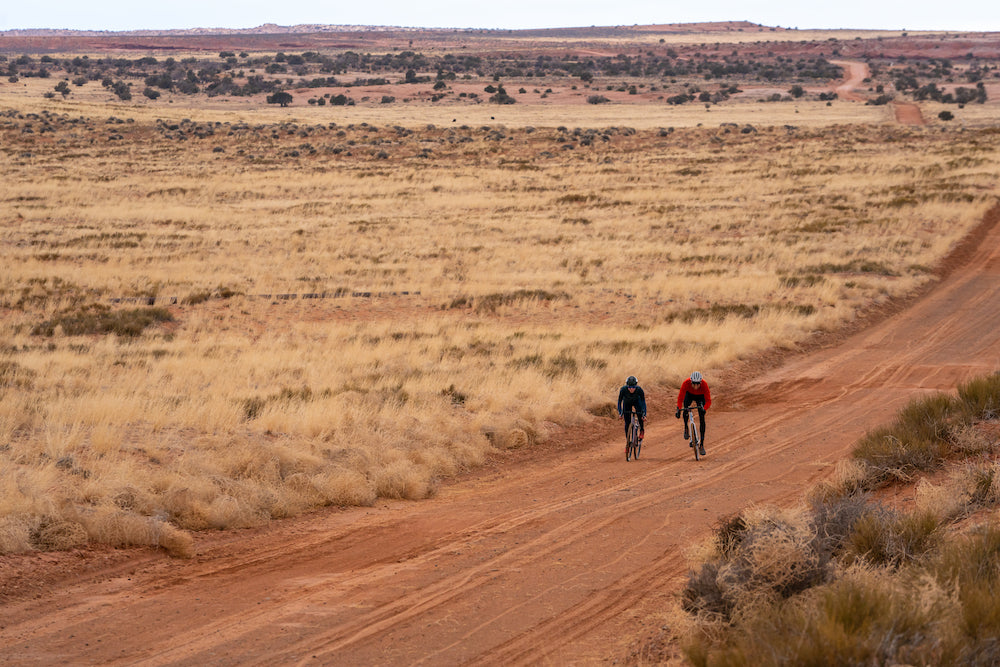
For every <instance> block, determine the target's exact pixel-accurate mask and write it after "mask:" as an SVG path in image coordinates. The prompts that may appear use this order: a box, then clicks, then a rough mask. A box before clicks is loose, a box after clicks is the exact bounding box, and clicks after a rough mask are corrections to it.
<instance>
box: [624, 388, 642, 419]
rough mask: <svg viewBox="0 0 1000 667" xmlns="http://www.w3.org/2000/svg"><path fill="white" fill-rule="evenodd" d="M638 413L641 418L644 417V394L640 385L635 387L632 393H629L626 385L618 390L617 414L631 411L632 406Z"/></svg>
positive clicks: (625, 413)
mask: <svg viewBox="0 0 1000 667" xmlns="http://www.w3.org/2000/svg"><path fill="white" fill-rule="evenodd" d="M633 407H635V411H636V412H637V413H639V416H640V417H642V418H643V419H645V418H646V394H644V393H643V391H642V387H636V388H635V392H634V393H630V392H629V390H628V387H627V386H623V387H622V388H621V389H619V390H618V416H619V417H621V416H624V415H627V414H629V413H630V412H632V408H633Z"/></svg>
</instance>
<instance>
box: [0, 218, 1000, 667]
mask: <svg viewBox="0 0 1000 667" xmlns="http://www.w3.org/2000/svg"><path fill="white" fill-rule="evenodd" d="M998 218H1000V207H997V208H994V209H993V210H992V211H991V212H990V213H989V214H988V215H987V217H986V220H985V221H984V223H983V225H982V226H981V227H980V228H979V230H978V231H977V234H975V235H973V237H971V239H970V241H969V242H968V243H967V244H966V251H965V252H960V253H957V256H956V257H955V258H953V260H952V262H951V263H952V265H953V266H952V270H951V271H950V273H948V274H947V275H946V276H945V278H944V279H943V280H942V282H941V283H940V284H939V285H938V286H937V287H936V288H934V289H933V290H931V291H930V292H928V293H927V294H925V295H924V296H923V297H922V298H920V299H919V300H917V301H915V302H914V303H912V304H911V305H910V306H909V307H908V308H907V309H905V310H902V311H900V312H897V313H895V314H894V315H892V316H889V317H886V318H884V319H883V320H882V321H881V322H879V323H878V324H876V325H872V326H870V327H868V328H866V329H864V330H861V331H860V332H858V333H856V334H854V335H851V336H849V337H847V338H845V339H844V340H842V342H840V343H839V344H837V345H836V346H834V347H828V348H825V349H820V350H819V351H816V352H812V353H809V354H806V355H803V356H799V357H796V358H793V359H791V360H789V361H788V362H787V363H784V364H783V365H781V366H780V367H778V368H774V369H773V370H769V371H766V372H764V373H762V374H760V375H759V376H757V379H756V380H754V381H753V382H752V383H751V384H749V385H745V386H743V387H741V388H740V390H739V391H738V392H737V393H734V392H730V394H729V396H728V397H727V398H728V401H726V402H727V403H728V405H723V406H722V407H721V409H719V410H713V411H711V412H710V424H709V433H708V457H707V458H706V459H705V460H703V461H701V462H699V463H696V462H695V461H694V460H693V457H692V456H691V455H690V453H689V451H690V450H689V449H688V447H687V445H686V444H685V443H684V441H683V440H681V438H680V423H679V422H678V421H675V420H674V418H673V411H672V409H670V408H669V407H668V405H669V403H671V402H672V400H673V398H674V396H673V395H670V394H667V393H662V394H656V393H653V395H651V396H650V397H649V398H650V401H651V403H652V405H653V406H654V410H653V412H652V420H651V423H650V424H649V426H648V428H647V444H646V446H645V447H644V449H643V452H642V458H641V459H640V460H639V461H638V462H632V463H626V462H625V460H624V455H623V451H622V445H621V442H620V440H621V438H619V437H618V436H617V435H616V436H615V438H614V439H613V440H611V441H597V442H592V443H590V444H587V445H581V446H578V447H575V448H564V449H562V450H558V451H557V450H550V451H548V453H546V454H543V455H542V456H541V458H540V459H539V460H536V461H534V462H528V463H525V464H522V465H518V466H506V467H497V468H495V469H490V470H485V471H483V472H482V473H479V474H476V475H473V476H471V477H469V478H468V479H465V480H462V481H461V482H459V483H456V484H451V485H448V486H446V487H445V488H444V489H443V490H442V492H441V493H440V495H439V496H438V497H437V498H435V499H432V500H428V501H421V502H413V503H404V502H399V503H379V505H378V506H377V507H374V508H366V509H354V510H349V511H328V512H321V513H317V514H315V515H313V516H311V517H307V518H304V519H300V520H295V521H287V522H282V523H278V524H275V525H273V526H270V527H268V528H266V529H264V530H258V531H252V532H245V533H230V534H219V535H214V536H202V537H201V538H200V542H199V549H200V554H199V555H198V556H197V557H196V558H194V559H192V560H189V561H179V560H169V559H167V558H166V557H163V556H160V555H154V554H150V553H149V552H134V555H133V556H131V557H130V558H129V559H126V560H124V561H121V562H114V564H113V565H112V564H109V565H107V566H106V567H104V568H96V569H95V567H93V566H91V568H90V571H88V572H85V573H83V574H79V573H77V574H73V572H75V571H77V570H78V569H79V568H76V569H74V568H67V571H66V574H65V575H64V576H63V577H62V578H61V581H57V582H56V584H57V585H52V586H49V587H47V588H46V589H44V590H39V591H38V592H37V594H36V596H35V597H32V598H31V599H24V598H22V599H19V600H13V601H10V602H8V603H7V604H6V605H5V608H4V609H3V610H2V614H0V646H3V650H2V651H0V662H2V663H3V664H17V665H43V664H44V665H48V664H55V663H62V662H69V663H72V664H110V665H117V664H144V665H237V664H240V665H242V664H267V665H276V664H282V665H284V664H293V665H294V664H299V665H314V664H315V665H326V664H329V665H332V664H336V665H376V664H379V665H404V664H405V665H411V664H414V665H457V664H477V665H510V664H555V665H580V664H602V663H605V662H610V661H611V660H613V659H620V658H621V657H622V656H624V655H625V654H626V652H627V651H628V650H629V643H630V642H631V641H633V639H634V637H635V636H636V635H637V634H642V633H644V632H647V633H649V632H653V631H654V630H655V628H654V627H653V626H654V624H655V623H656V621H655V620H654V619H653V617H651V614H653V613H655V612H656V610H657V609H658V608H660V607H661V605H663V603H664V601H665V600H667V599H669V596H671V595H673V594H675V593H676V591H677V590H678V589H679V587H680V584H681V582H682V581H683V578H684V576H685V573H686V571H687V567H688V563H687V561H686V559H685V555H684V553H685V549H686V548H687V547H688V546H689V545H690V544H691V543H692V542H694V541H696V540H699V539H701V538H703V537H705V536H706V535H707V534H708V533H709V530H710V527H711V526H712V525H713V523H715V522H716V520H717V519H719V518H720V517H722V516H724V515H726V514H729V513H732V512H736V511H738V510H740V509H742V508H744V507H746V506H748V505H750V504H751V503H794V502H797V501H798V500H799V499H800V498H801V496H802V493H803V492H804V490H806V489H807V488H808V487H809V486H811V485H812V484H814V483H815V482H817V481H818V480H820V479H821V478H823V477H824V476H826V475H827V474H828V473H829V472H830V471H831V469H832V466H833V465H834V464H835V463H836V462H837V461H838V460H839V459H841V458H843V457H844V456H845V455H846V454H847V452H848V451H849V448H850V446H851V444H852V442H853V441H854V440H855V439H856V438H857V437H858V436H859V435H861V434H862V433H863V432H864V431H865V430H866V428H868V427H870V426H872V425H874V424H876V423H878V422H880V421H883V420H885V419H887V418H888V417H889V416H890V415H891V414H892V413H893V412H894V411H895V410H896V409H898V408H899V407H901V406H902V405H903V404H904V403H905V402H906V401H908V400H909V399H911V398H913V397H914V396H916V395H919V394H923V393H925V392H928V391H930V390H937V389H943V390H948V389H951V388H953V387H954V386H955V385H956V383H958V382H960V381H962V380H965V379H967V378H970V377H972V376H975V375H978V374H982V373H986V372H992V371H995V370H997V369H1000V289H998V285H1000V225H997V220H998ZM719 398H720V399H722V398H723V397H722V396H721V395H720V397H719ZM36 558H38V557H36ZM53 558H55V557H53ZM71 575H72V576H71Z"/></svg>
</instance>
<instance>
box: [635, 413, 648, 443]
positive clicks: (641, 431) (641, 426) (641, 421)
mask: <svg viewBox="0 0 1000 667" xmlns="http://www.w3.org/2000/svg"><path fill="white" fill-rule="evenodd" d="M636 417H637V418H638V419H639V439H640V440H642V439H643V437H645V435H646V420H645V419H644V418H643V417H641V416H639V414H638V413H636Z"/></svg>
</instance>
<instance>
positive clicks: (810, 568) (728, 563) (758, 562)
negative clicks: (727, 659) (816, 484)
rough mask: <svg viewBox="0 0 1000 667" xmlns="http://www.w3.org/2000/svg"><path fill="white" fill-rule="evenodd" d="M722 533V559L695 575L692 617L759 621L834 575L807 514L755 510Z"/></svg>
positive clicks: (688, 594)
mask: <svg viewBox="0 0 1000 667" xmlns="http://www.w3.org/2000/svg"><path fill="white" fill-rule="evenodd" d="M719 532H720V537H719V539H718V541H717V544H718V545H719V546H720V551H719V552H718V557H717V558H715V559H713V560H712V561H709V562H708V563H704V564H703V565H702V567H701V569H700V570H699V571H698V572H693V573H691V574H690V575H689V581H688V584H687V586H686V587H685V590H684V593H683V595H684V608H685V609H686V610H688V611H690V612H695V613H698V614H707V615H708V616H717V617H721V618H723V619H725V620H733V619H736V618H743V617H748V616H753V615H754V614H755V613H758V612H759V611H760V609H762V608H764V607H767V606H768V605H770V604H772V603H773V602H774V601H775V600H779V599H785V598H788V597H791V596H793V595H795V594H796V593H799V592H802V591H804V590H806V589H808V588H810V587H812V586H815V585H817V584H818V583H821V582H823V581H825V580H826V578H827V577H828V575H829V572H828V568H827V563H826V561H825V559H823V558H822V557H821V556H820V554H819V553H817V552H816V550H815V549H814V537H815V533H814V532H813V530H812V529H811V527H810V525H809V523H808V521H807V519H806V517H805V514H804V513H803V512H784V513H782V512H778V511H775V510H751V511H748V512H745V513H744V514H743V516H742V517H741V521H740V522H734V521H728V522H724V523H723V525H722V526H721V527H720V528H719ZM723 532H724V533H725V534H724V535H722V534H721V533H723ZM723 549H724V551H723Z"/></svg>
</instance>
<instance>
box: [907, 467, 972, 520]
mask: <svg viewBox="0 0 1000 667" xmlns="http://www.w3.org/2000/svg"><path fill="white" fill-rule="evenodd" d="M970 473H971V471H964V472H963V473H960V474H958V475H954V474H953V475H952V476H951V478H950V479H949V480H947V481H946V482H945V483H943V484H934V483H932V482H929V481H927V479H926V478H924V479H921V480H920V481H919V482H917V486H916V489H915V492H914V494H915V495H914V497H915V502H916V507H917V510H918V511H920V512H928V513H930V514H933V515H935V516H939V517H941V518H942V519H944V520H948V519H953V518H955V517H958V516H961V515H963V514H965V513H966V511H967V509H968V505H969V501H970V500H971V499H972V494H971V493H970V488H969V485H970V483H971V481H972V479H971V476H970Z"/></svg>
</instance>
